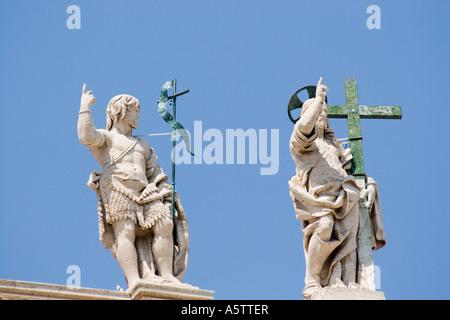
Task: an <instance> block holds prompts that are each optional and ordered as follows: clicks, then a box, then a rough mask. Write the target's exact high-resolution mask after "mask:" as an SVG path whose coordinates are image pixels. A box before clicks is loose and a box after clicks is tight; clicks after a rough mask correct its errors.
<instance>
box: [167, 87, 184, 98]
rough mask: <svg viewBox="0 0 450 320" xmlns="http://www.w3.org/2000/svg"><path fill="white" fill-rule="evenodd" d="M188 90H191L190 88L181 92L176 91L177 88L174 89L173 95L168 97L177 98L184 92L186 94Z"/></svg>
mask: <svg viewBox="0 0 450 320" xmlns="http://www.w3.org/2000/svg"><path fill="white" fill-rule="evenodd" d="M188 92H189V89H188V90H184V91H181V92H180V93H175V90H174V92H173V95H171V96H170V97H167V98H168V99H175V98H176V97H179V96H182V95H183V94H186V93H188Z"/></svg>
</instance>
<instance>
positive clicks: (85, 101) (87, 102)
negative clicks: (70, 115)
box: [80, 83, 95, 110]
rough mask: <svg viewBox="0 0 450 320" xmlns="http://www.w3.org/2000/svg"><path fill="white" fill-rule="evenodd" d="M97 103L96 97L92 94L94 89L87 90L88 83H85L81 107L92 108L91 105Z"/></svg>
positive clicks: (84, 108)
mask: <svg viewBox="0 0 450 320" xmlns="http://www.w3.org/2000/svg"><path fill="white" fill-rule="evenodd" d="M93 104H95V97H94V95H93V94H92V90H89V91H88V92H86V83H84V84H83V90H82V93H81V103H80V105H81V106H80V109H82V110H90V108H91V106H92V105H93Z"/></svg>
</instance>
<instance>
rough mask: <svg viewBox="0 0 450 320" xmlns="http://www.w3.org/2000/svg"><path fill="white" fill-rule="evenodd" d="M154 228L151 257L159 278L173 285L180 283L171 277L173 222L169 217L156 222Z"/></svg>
mask: <svg viewBox="0 0 450 320" xmlns="http://www.w3.org/2000/svg"><path fill="white" fill-rule="evenodd" d="M153 228H154V237H153V246H152V248H153V255H154V257H155V261H156V264H157V265H158V269H159V272H160V275H161V277H163V278H164V279H165V280H167V281H170V282H175V283H180V281H179V280H178V279H177V278H175V277H174V276H173V273H172V268H173V267H172V263H173V238H172V229H173V222H172V219H171V218H170V217H166V218H162V219H160V220H158V221H157V222H156V224H155V226H154V227H153Z"/></svg>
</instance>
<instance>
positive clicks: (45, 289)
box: [0, 279, 214, 300]
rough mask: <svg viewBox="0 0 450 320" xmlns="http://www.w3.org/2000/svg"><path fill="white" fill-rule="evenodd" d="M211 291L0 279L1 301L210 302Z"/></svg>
mask: <svg viewBox="0 0 450 320" xmlns="http://www.w3.org/2000/svg"><path fill="white" fill-rule="evenodd" d="M213 295H214V291H209V290H202V289H199V288H198V287H194V286H191V285H187V284H181V285H175V284H170V283H164V282H163V283H150V282H143V281H142V282H137V283H135V284H134V286H132V287H131V288H129V289H128V290H127V291H113V290H103V289H93V288H83V287H70V286H65V285H57V284H48V283H39V282H28V281H15V280H5V279H0V300H213V299H214V298H213Z"/></svg>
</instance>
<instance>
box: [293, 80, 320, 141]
mask: <svg viewBox="0 0 450 320" xmlns="http://www.w3.org/2000/svg"><path fill="white" fill-rule="evenodd" d="M327 92H328V88H327V87H326V86H325V85H323V84H322V77H320V79H319V82H318V83H317V88H316V97H315V98H314V102H313V103H312V104H311V105H310V106H309V108H308V109H307V110H306V111H305V113H304V114H303V115H302V116H301V117H300V119H299V120H298V121H297V123H296V124H295V127H294V131H300V132H301V133H302V134H303V135H305V136H310V135H311V133H312V130H313V129H314V126H315V124H316V123H317V119H318V118H319V115H320V114H321V113H322V110H323V104H324V103H325V97H326V94H327Z"/></svg>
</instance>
